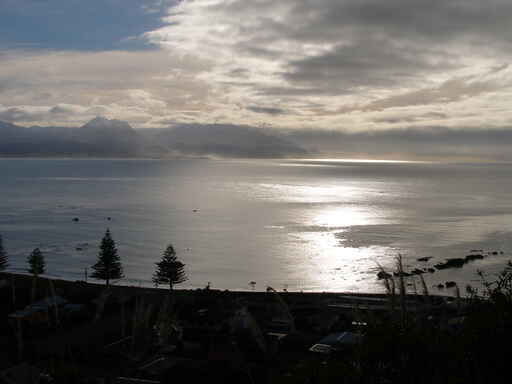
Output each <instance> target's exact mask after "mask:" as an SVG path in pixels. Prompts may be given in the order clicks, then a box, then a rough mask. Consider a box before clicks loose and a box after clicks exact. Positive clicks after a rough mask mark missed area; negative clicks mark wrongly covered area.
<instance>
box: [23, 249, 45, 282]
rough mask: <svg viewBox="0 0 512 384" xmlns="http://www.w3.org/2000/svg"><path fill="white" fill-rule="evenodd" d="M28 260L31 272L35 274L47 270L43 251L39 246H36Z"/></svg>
mask: <svg viewBox="0 0 512 384" xmlns="http://www.w3.org/2000/svg"><path fill="white" fill-rule="evenodd" d="M27 262H28V265H29V269H28V271H29V273H32V274H33V275H34V276H36V277H37V276H38V275H41V274H43V273H44V272H45V265H46V263H45V261H44V256H43V253H42V252H41V250H40V249H39V248H35V249H34V250H33V251H32V253H31V254H30V255H29V256H28V258H27Z"/></svg>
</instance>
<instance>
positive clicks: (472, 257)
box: [466, 253, 484, 263]
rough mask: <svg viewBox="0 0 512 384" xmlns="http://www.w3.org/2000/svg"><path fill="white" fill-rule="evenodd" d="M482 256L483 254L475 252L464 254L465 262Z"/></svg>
mask: <svg viewBox="0 0 512 384" xmlns="http://www.w3.org/2000/svg"><path fill="white" fill-rule="evenodd" d="M483 258H484V255H482V254H480V253H475V254H471V255H467V256H466V263H467V262H468V261H473V260H480V259H483Z"/></svg>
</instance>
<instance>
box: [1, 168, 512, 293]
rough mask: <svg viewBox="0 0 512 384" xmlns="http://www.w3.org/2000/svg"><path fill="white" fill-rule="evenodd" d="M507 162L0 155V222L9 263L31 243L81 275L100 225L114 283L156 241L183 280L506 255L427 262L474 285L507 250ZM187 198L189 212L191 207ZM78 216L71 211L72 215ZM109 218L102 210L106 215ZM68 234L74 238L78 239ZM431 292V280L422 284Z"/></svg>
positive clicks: (358, 286) (241, 281)
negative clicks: (400, 258) (107, 235)
mask: <svg viewBox="0 0 512 384" xmlns="http://www.w3.org/2000/svg"><path fill="white" fill-rule="evenodd" d="M511 171H512V166H511V165H447V164H425V163H423V164H420V163H361V162H335V161H323V162H318V161H209V160H168V161H167V160H166V161H158V160H53V159H52V160H29V159H23V160H21V159H3V160H0V176H1V179H0V180H1V183H0V196H1V199H0V233H1V234H2V235H3V237H4V245H5V247H6V248H7V250H8V251H9V253H10V255H11V264H12V269H14V270H20V269H23V268H25V259H26V256H27V255H28V253H29V252H30V251H31V250H32V249H33V248H34V247H40V248H41V249H42V250H43V252H44V253H45V255H46V258H47V267H48V268H47V269H48V274H50V275H53V276H61V277H65V278H70V279H81V278H83V271H84V268H86V267H90V266H91V265H92V264H93V263H94V262H95V258H96V255H97V250H98V243H99V241H100V239H101V237H102V235H103V233H104V231H105V229H106V228H107V227H110V229H111V231H112V234H113V237H114V239H115V240H116V242H117V244H118V248H119V251H120V254H121V256H122V260H123V264H124V266H125V274H126V277H127V278H126V279H125V281H124V283H126V284H133V285H139V284H142V285H149V284H150V279H151V274H152V272H153V270H154V263H155V262H156V261H158V259H159V258H160V255H161V252H162V250H163V249H164V247H165V246H166V245H167V244H168V243H172V244H174V245H175V248H176V249H177V251H178V257H179V258H181V259H182V260H183V261H184V262H185V263H186V264H187V271H188V273H189V276H190V280H189V281H188V282H187V283H186V284H183V285H182V286H183V287H203V286H205V285H206V284H207V282H211V284H212V286H213V287H216V288H227V289H248V288H249V287H248V283H249V282H250V281H255V282H256V283H257V284H256V289H261V290H263V289H264V288H265V287H266V286H267V285H271V286H273V287H274V288H276V289H282V288H284V287H287V288H288V289H289V290H304V291H306V290H307V291H310V290H311V291H338V290H339V291H379V290H381V289H382V287H381V284H380V283H379V282H378V281H377V279H376V277H375V274H376V271H377V263H379V264H381V265H383V266H390V265H391V264H392V263H393V257H394V256H395V255H397V254H398V253H399V252H400V253H402V254H403V255H404V258H405V260H406V264H407V265H409V266H410V267H411V268H412V267H415V266H423V265H425V264H421V263H419V262H417V261H416V259H417V258H419V257H422V256H432V257H433V259H432V260H431V262H430V263H428V265H432V264H435V263H436V262H439V261H443V260H444V259H445V258H449V257H463V256H465V255H466V254H468V252H469V250H471V249H484V250H485V251H494V250H497V251H503V252H505V254H504V255H498V256H489V257H488V258H486V259H485V260H482V261H477V262H474V263H472V264H468V265H466V266H465V267H464V268H462V269H458V270H445V271H441V272H436V273H435V274H428V275H426V280H427V282H428V284H429V285H434V284H437V283H438V282H445V281H447V280H455V281H457V282H459V283H461V284H463V285H462V287H464V286H465V284H467V283H472V284H474V285H476V284H477V283H476V282H475V280H478V279H477V277H476V271H477V270H478V269H481V270H484V271H486V272H487V273H489V274H493V273H496V272H497V271H498V270H500V269H501V268H502V267H503V266H504V264H505V263H506V261H507V260H508V259H509V256H510V251H511V250H512V234H511V232H512V202H511V199H510V191H512V178H511V176H510V175H511ZM194 210H197V212H194ZM74 217H79V218H80V221H79V222H73V221H72V219H73V218H74ZM107 217H111V218H112V219H111V221H108V220H107ZM77 247H80V248H82V250H77V249H76V248H77ZM434 292H436V291H435V290H434Z"/></svg>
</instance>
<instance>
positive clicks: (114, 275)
mask: <svg viewBox="0 0 512 384" xmlns="http://www.w3.org/2000/svg"><path fill="white" fill-rule="evenodd" d="M92 269H93V273H92V274H91V277H93V278H95V279H100V280H105V281H106V284H107V287H108V286H109V285H110V280H113V279H120V278H122V277H124V275H123V266H122V265H121V259H120V257H119V255H118V254H117V248H116V243H115V242H114V240H113V239H112V236H111V235H110V230H109V229H107V231H106V232H105V236H103V239H101V245H100V252H99V254H98V261H97V262H96V264H94V265H93V266H92Z"/></svg>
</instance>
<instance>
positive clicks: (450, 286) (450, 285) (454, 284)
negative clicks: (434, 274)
mask: <svg viewBox="0 0 512 384" xmlns="http://www.w3.org/2000/svg"><path fill="white" fill-rule="evenodd" d="M456 285H457V283H456V282H455V281H447V282H446V288H453V287H455V286H456Z"/></svg>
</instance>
